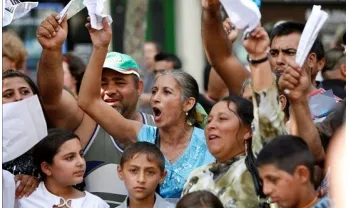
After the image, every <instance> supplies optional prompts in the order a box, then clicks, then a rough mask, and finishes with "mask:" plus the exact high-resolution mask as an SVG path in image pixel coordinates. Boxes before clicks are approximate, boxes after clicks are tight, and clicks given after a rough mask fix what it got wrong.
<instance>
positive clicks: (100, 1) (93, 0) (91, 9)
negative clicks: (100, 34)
mask: <svg viewBox="0 0 348 208" xmlns="http://www.w3.org/2000/svg"><path fill="white" fill-rule="evenodd" d="M104 1H105V0H83V4H84V5H85V6H86V7H87V10H88V15H89V17H90V18H91V27H92V28H93V29H96V30H101V29H103V28H104V27H103V21H102V20H103V18H104V17H106V21H107V22H108V24H109V25H110V24H111V23H112V18H111V16H110V15H104V14H102V12H103V9H104Z"/></svg>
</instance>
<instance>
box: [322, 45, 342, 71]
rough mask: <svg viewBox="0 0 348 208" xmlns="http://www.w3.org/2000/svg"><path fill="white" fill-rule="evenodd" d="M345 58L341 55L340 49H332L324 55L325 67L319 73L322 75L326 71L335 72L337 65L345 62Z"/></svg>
mask: <svg viewBox="0 0 348 208" xmlns="http://www.w3.org/2000/svg"><path fill="white" fill-rule="evenodd" d="M345 59H346V56H345V55H344V54H343V50H342V49H341V48H332V49H330V50H328V51H327V52H326V53H325V60H326V62H325V65H324V68H323V70H322V71H321V73H322V74H324V73H325V72H327V71H331V70H335V69H336V66H337V64H339V63H340V62H343V61H345Z"/></svg>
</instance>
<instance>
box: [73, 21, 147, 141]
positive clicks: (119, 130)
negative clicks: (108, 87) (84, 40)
mask: <svg viewBox="0 0 348 208" xmlns="http://www.w3.org/2000/svg"><path fill="white" fill-rule="evenodd" d="M103 25H104V28H103V29H102V30H99V31H97V30H94V29H92V28H91V27H90V23H88V24H87V25H86V27H87V28H88V30H89V33H90V36H91V39H92V42H93V51H92V55H91V58H90V60H89V63H88V65H87V69H86V72H85V74H84V76H83V79H82V83H81V89H80V93H79V98H78V105H79V106H80V107H81V108H82V109H83V110H84V111H85V112H86V113H87V114H88V115H89V116H90V117H91V118H93V119H94V120H95V121H96V122H97V123H98V124H100V125H101V126H102V127H103V128H104V129H105V130H106V131H107V132H108V133H109V134H110V135H112V136H113V137H114V138H117V139H118V140H119V141H120V142H121V143H124V144H129V143H133V142H136V140H137V135H138V132H139V130H140V128H141V127H142V125H143V124H141V123H139V122H137V121H132V120H128V119H126V118H124V117H123V116H122V115H121V114H120V113H119V112H118V111H116V110H115V109H113V108H112V107H111V106H109V105H108V104H107V103H105V102H104V101H103V100H102V99H101V97H100V89H99V88H96V87H95V86H101V76H102V70H103V64H104V60H105V57H106V54H107V50H108V45H109V43H110V40H111V28H110V26H109V25H108V23H107V22H106V20H105V18H104V19H103Z"/></svg>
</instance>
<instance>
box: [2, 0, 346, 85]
mask: <svg viewBox="0 0 348 208" xmlns="http://www.w3.org/2000/svg"><path fill="white" fill-rule="evenodd" d="M68 2H69V1H68V0H40V1H39V6H38V7H37V8H35V9H33V10H32V11H31V12H30V13H29V14H27V15H26V16H25V17H24V18H22V19H20V20H16V21H14V22H12V23H11V25H9V26H7V27H4V28H3V30H9V29H11V30H14V31H15V32H16V33H17V34H18V35H19V36H20V37H21V39H22V40H23V42H24V44H25V47H26V49H27V52H28V59H27V63H26V69H27V72H28V73H29V74H30V75H31V76H32V77H33V78H34V79H35V77H36V67H37V62H38V59H39V57H40V54H41V47H40V45H39V43H38V42H37V40H36V29H37V27H38V25H39V24H40V23H41V21H43V20H44V19H45V18H46V17H47V16H48V15H49V14H50V13H52V12H57V13H59V12H60V11H61V10H62V9H63V8H64V6H65V5H66V4H67V3H68ZM314 4H316V5H322V9H323V10H325V11H326V12H328V13H329V19H328V20H327V22H326V23H325V25H324V27H323V29H322V31H321V37H322V40H323V42H324V44H325V49H326V50H327V49H329V48H331V47H333V46H335V45H336V44H338V45H339V44H340V41H341V37H342V32H344V31H345V26H346V1H345V0H262V2H261V14H262V24H263V25H264V26H265V28H266V29H267V30H268V31H270V30H271V29H272V27H273V25H274V24H276V23H277V22H279V21H283V20H292V21H299V22H303V23H305V21H306V20H307V18H308V17H309V14H310V11H311V9H312V7H313V5H314ZM104 14H110V15H111V16H112V18H113V24H112V29H113V38H112V44H111V45H110V51H118V52H127V53H129V54H130V55H132V56H134V57H135V59H136V60H137V62H138V64H139V65H140V66H143V58H142V54H143V45H144V41H155V42H157V43H159V44H160V45H161V47H162V51H165V52H169V53H174V54H176V55H177V56H178V57H179V58H181V61H182V63H183V69H184V70H185V71H187V72H189V73H190V74H192V75H193V76H194V77H195V78H196V80H197V81H198V83H199V85H200V87H201V89H203V82H204V72H203V71H204V67H205V66H206V59H205V56H204V51H203V47H202V41H201V0H106V1H105V7H104ZM87 15H88V12H87V9H86V8H85V9H83V10H82V11H81V12H80V13H78V14H77V15H75V16H74V17H72V18H71V19H70V20H69V33H68V39H67V41H66V43H65V45H64V49H63V50H64V53H65V52H68V51H73V52H74V53H76V54H77V55H79V56H80V57H82V58H83V59H84V61H85V62H86V63H87V61H88V59H89V56H90V53H91V50H92V45H91V42H90V38H89V34H88V31H87V30H86V29H85V27H84V25H85V22H86V18H87ZM212 41H213V40H212ZM233 50H234V51H235V52H236V54H238V58H239V59H240V60H241V61H242V62H244V63H245V57H246V54H245V51H244V49H243V48H242V46H241V44H240V43H237V44H234V47H233Z"/></svg>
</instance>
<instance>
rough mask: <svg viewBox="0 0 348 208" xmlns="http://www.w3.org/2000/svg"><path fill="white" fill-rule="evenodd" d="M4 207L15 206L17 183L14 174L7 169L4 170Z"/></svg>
mask: <svg viewBox="0 0 348 208" xmlns="http://www.w3.org/2000/svg"><path fill="white" fill-rule="evenodd" d="M2 190H3V192H2V194H3V195H2V201H3V204H2V207H4V208H13V207H14V206H15V191H16V184H15V179H14V175H13V174H11V173H10V172H8V171H7V170H2Z"/></svg>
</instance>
